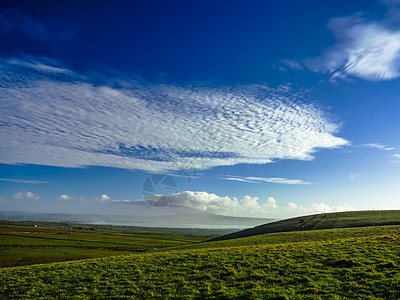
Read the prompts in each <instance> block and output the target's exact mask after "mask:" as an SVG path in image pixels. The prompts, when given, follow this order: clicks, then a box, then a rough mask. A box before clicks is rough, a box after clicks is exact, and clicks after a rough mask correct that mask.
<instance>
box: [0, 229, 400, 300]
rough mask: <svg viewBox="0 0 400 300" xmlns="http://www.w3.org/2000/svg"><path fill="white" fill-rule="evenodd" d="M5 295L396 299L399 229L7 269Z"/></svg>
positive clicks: (0, 292)
mask: <svg viewBox="0 0 400 300" xmlns="http://www.w3.org/2000/svg"><path fill="white" fill-rule="evenodd" d="M0 282H1V284H0V286H1V288H0V297H1V298H5V299H10V298H11V299H12V298H27V297H34V298H42V299H49V298H52V297H55V295H57V296H56V297H61V298H73V297H80V298H83V299H93V298H100V299H102V298H103V299H105V298H134V299H153V298H159V299H165V298H173V299H201V298H225V299H232V298H233V299H237V298H238V299H399V298H400V288H399V287H400V226H397V225H393V226H372V227H362V228H361V227H357V228H343V229H328V230H314V231H300V232H295V231H292V232H284V233H270V234H265V235H258V236H254V237H247V238H241V239H235V240H226V241H218V242H207V243H196V244H193V243H187V244H186V245H179V246H177V247H174V248H173V249H172V248H165V249H158V250H156V251H152V252H142V253H134V254H130V255H121V256H114V257H104V258H96V259H88V260H81V261H72V262H61V263H49V264H44V265H32V266H22V267H12V268H4V269H2V273H1V274H0Z"/></svg>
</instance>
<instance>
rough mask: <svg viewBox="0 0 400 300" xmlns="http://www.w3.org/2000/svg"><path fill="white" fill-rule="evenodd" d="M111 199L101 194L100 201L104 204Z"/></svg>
mask: <svg viewBox="0 0 400 300" xmlns="http://www.w3.org/2000/svg"><path fill="white" fill-rule="evenodd" d="M110 199H111V198H110V197H109V196H107V195H106V194H103V195H101V196H100V201H102V202H104V201H107V200H110Z"/></svg>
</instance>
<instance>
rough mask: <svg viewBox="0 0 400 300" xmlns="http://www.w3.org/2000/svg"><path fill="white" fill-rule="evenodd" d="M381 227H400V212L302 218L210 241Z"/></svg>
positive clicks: (323, 215)
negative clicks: (263, 235)
mask: <svg viewBox="0 0 400 300" xmlns="http://www.w3.org/2000/svg"><path fill="white" fill-rule="evenodd" d="M383 225H400V210H370V211H368V210H367V211H348V212H338V213H324V214H317V215H310V216H302V217H297V218H291V219H285V220H281V221H276V222H271V223H267V224H263V225H259V226H256V227H253V228H249V229H245V230H241V231H238V232H234V233H230V234H227V235H223V236H219V237H216V238H214V239H212V240H211V241H222V240H229V239H236V238H243V237H250V236H255V235H260V234H266V233H275V232H287V231H303V230H318V229H333V228H349V227H365V226H383Z"/></svg>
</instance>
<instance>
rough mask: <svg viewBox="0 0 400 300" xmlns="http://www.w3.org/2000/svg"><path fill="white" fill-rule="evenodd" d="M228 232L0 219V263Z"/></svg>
mask: <svg viewBox="0 0 400 300" xmlns="http://www.w3.org/2000/svg"><path fill="white" fill-rule="evenodd" d="M37 224H38V225H37ZM35 225H36V226H38V227H34V226H35ZM227 232H229V230H205V229H203V230H201V229H200V230H196V229H192V230H190V229H167V228H142V227H129V226H111V225H81V224H59V223H48V222H42V223H38V222H6V221H0V267H12V266H22V265H31V264H38V263H49V262H57V261H69V260H75V259H85V258H94V257H105V256H114V255H123V254H130V253H133V252H143V251H150V250H154V249H158V248H164V247H176V246H180V245H187V244H193V243H198V242H200V241H204V240H206V239H209V238H211V237H214V236H216V235H218V234H224V233H227Z"/></svg>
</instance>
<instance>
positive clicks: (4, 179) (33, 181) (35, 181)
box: [0, 178, 49, 184]
mask: <svg viewBox="0 0 400 300" xmlns="http://www.w3.org/2000/svg"><path fill="white" fill-rule="evenodd" d="M0 181H8V182H18V183H31V184H43V183H49V182H48V181H42V180H24V179H11V178H0Z"/></svg>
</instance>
